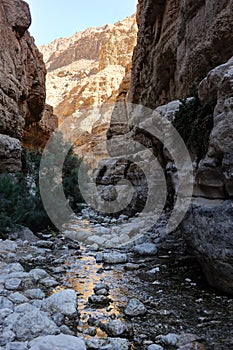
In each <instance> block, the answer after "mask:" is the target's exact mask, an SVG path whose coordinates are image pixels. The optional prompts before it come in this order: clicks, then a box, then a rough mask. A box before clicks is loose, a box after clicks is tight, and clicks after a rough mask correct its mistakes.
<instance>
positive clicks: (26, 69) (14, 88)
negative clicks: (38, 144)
mask: <svg viewBox="0 0 233 350" xmlns="http://www.w3.org/2000/svg"><path fill="white" fill-rule="evenodd" d="M0 22H1V26H0V35H1V42H0V81H1V85H0V119H1V120H0V139H1V144H6V140H7V145H8V146H9V142H11V141H12V142H11V144H12V150H13V149H14V152H13V151H11V152H10V153H11V156H13V158H11V160H12V162H13V163H14V159H15V164H14V167H13V168H14V169H15V170H19V169H20V161H19V159H20V147H18V146H17V147H15V145H16V144H17V145H18V143H17V142H16V141H15V139H17V140H23V136H24V131H25V129H27V130H29V129H30V126H31V125H32V124H34V125H37V128H38V129H40V127H39V125H38V123H39V122H40V120H41V118H42V115H43V111H44V108H45V94H46V93H45V74H46V70H45V65H44V62H43V58H42V55H41V54H40V52H39V51H38V49H37V47H36V45H35V43H34V39H33V38H32V37H31V36H30V34H29V32H28V28H29V26H30V24H31V16H30V10H29V6H28V4H27V3H26V2H24V1H21V0H1V1H0ZM43 132H44V131H43V129H41V133H42V134H43ZM5 135H7V136H8V137H6V136H5ZM32 145H33V140H32ZM8 146H7V148H8V149H9V147H8ZM2 149H3V148H2ZM16 149H17V151H18V153H17V152H16ZM1 153H3V155H1V159H2V158H5V159H6V158H8V152H6V153H4V151H3V152H1ZM10 163H11V161H10ZM4 164H5V165H4V166H2V167H1V170H0V171H6V170H8V167H7V166H6V163H5V161H4ZM9 170H12V166H11V165H10V167H9Z"/></svg>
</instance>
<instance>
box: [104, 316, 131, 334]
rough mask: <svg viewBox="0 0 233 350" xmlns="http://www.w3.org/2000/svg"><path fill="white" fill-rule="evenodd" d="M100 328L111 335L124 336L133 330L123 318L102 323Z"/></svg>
mask: <svg viewBox="0 0 233 350" xmlns="http://www.w3.org/2000/svg"><path fill="white" fill-rule="evenodd" d="M100 328H101V329H102V330H103V331H104V332H106V333H107V334H108V335H109V336H110V337H124V336H127V335H129V333H130V332H131V328H130V326H129V325H128V324H126V323H125V322H122V321H121V320H113V321H109V322H108V323H106V324H104V323H100Z"/></svg>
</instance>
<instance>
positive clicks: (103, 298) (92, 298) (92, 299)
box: [88, 295, 111, 306]
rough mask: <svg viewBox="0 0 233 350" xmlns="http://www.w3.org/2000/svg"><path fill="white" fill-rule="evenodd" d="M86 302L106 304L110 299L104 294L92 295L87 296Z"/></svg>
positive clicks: (99, 304)
mask: <svg viewBox="0 0 233 350" xmlns="http://www.w3.org/2000/svg"><path fill="white" fill-rule="evenodd" d="M88 302H89V303H90V304H94V305H96V306H106V305H108V304H109V303H110V302H111V299H110V298H108V297H106V296H104V295H92V296H90V297H89V298H88Z"/></svg>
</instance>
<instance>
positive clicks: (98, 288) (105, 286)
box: [94, 282, 109, 293]
mask: <svg viewBox="0 0 233 350" xmlns="http://www.w3.org/2000/svg"><path fill="white" fill-rule="evenodd" d="M102 289H106V290H107V291H109V286H108V285H107V284H106V283H102V282H100V283H98V284H97V285H96V286H95V287H94V292H95V293H97V292H98V291H99V290H102Z"/></svg>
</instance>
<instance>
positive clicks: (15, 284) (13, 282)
mask: <svg viewBox="0 0 233 350" xmlns="http://www.w3.org/2000/svg"><path fill="white" fill-rule="evenodd" d="M21 283H22V281H21V279H19V278H9V279H7V280H6V282H5V288H6V289H8V290H17V289H19V287H20V285H21Z"/></svg>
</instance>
